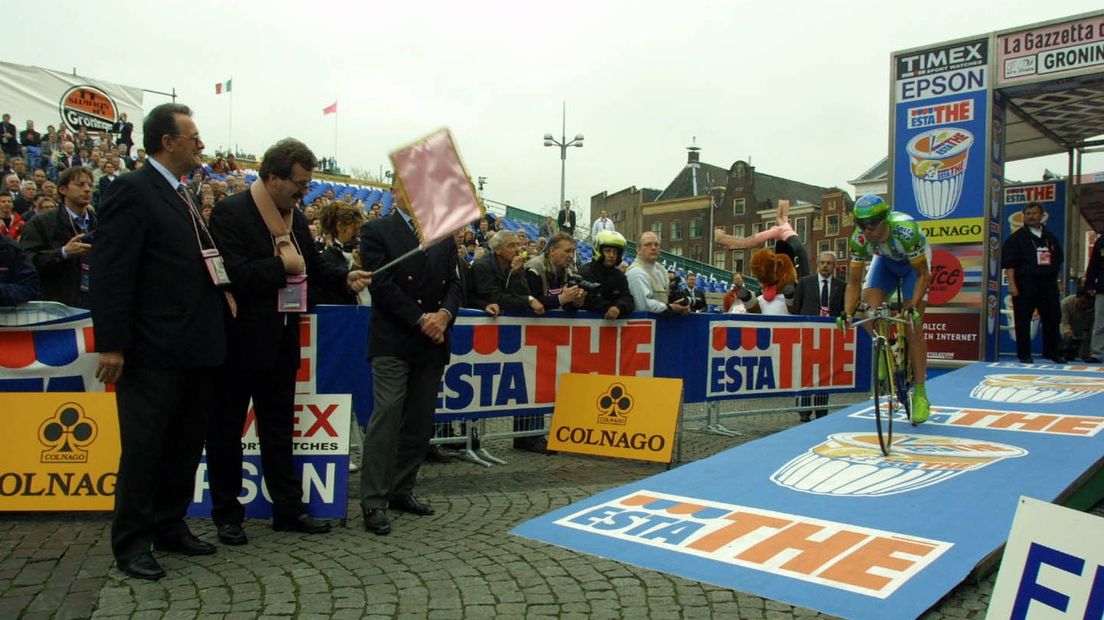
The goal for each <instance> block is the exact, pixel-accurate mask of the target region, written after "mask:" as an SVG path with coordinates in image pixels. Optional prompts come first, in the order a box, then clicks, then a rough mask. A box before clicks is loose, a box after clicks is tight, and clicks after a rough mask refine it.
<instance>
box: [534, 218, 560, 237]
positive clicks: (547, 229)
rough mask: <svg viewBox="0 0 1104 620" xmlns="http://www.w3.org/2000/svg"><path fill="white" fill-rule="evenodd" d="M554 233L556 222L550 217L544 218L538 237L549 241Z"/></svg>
mask: <svg viewBox="0 0 1104 620" xmlns="http://www.w3.org/2000/svg"><path fill="white" fill-rule="evenodd" d="M554 232H556V220H553V219H552V218H551V217H546V218H544V221H543V222H541V225H540V229H539V231H538V235H539V236H541V237H544V238H545V239H550V238H552V233H554Z"/></svg>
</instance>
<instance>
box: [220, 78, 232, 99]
mask: <svg viewBox="0 0 1104 620" xmlns="http://www.w3.org/2000/svg"><path fill="white" fill-rule="evenodd" d="M233 81H234V80H232V79H230V80H226V81H225V82H219V83H217V84H215V94H216V95H221V94H222V93H228V92H230V83H231V82H233Z"/></svg>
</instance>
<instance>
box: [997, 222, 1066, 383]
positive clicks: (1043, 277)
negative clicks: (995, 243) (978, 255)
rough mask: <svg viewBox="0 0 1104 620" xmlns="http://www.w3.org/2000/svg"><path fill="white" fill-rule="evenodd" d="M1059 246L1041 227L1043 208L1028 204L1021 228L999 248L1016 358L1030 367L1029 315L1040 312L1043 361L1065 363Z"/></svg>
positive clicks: (1060, 249) (1051, 235)
mask: <svg viewBox="0 0 1104 620" xmlns="http://www.w3.org/2000/svg"><path fill="white" fill-rule="evenodd" d="M1062 259H1063V255H1062V246H1061V244H1059V242H1058V237H1055V236H1054V233H1052V232H1050V231H1049V230H1047V229H1046V227H1044V226H1043V206H1042V205H1040V204H1039V203H1037V202H1029V203H1027V206H1025V207H1024V209H1023V226H1022V227H1021V228H1020V229H1019V230H1017V231H1016V232H1014V233H1012V234H1011V235H1009V236H1008V239H1006V240H1005V242H1004V247H1002V248H1001V267H1002V268H1003V269H1004V276H1005V278H1006V279H1007V281H1008V292H1009V293H1010V294H1011V295H1012V314H1013V317H1014V319H1015V323H1016V356H1017V357H1018V358H1019V360H1020V362H1021V363H1024V364H1031V363H1032V362H1033V360H1032V358H1031V315H1032V314H1034V313H1035V311H1036V310H1038V311H1039V322H1040V324H1041V325H1042V328H1043V357H1045V358H1047V359H1049V360H1050V361H1052V362H1054V363H1055V364H1064V363H1066V358H1065V357H1064V356H1063V355H1062V353H1061V351H1060V349H1061V346H1062V340H1061V338H1060V337H1059V334H1058V323H1059V322H1060V321H1061V319H1062V315H1061V310H1060V309H1059V301H1060V293H1059V290H1058V279H1059V278H1060V277H1061V274H1062Z"/></svg>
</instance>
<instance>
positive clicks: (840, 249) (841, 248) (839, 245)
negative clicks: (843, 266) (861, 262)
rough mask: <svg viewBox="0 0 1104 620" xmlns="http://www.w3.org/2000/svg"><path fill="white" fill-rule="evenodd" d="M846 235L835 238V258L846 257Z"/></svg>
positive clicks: (841, 258)
mask: <svg viewBox="0 0 1104 620" xmlns="http://www.w3.org/2000/svg"><path fill="white" fill-rule="evenodd" d="M847 241H848V239H847V237H839V238H838V239H836V259H838V260H843V259H844V258H846V257H847Z"/></svg>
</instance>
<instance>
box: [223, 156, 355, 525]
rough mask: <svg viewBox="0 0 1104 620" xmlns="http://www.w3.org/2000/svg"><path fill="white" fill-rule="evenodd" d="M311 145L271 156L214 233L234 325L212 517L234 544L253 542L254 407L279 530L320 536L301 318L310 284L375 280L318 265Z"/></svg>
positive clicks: (230, 202)
mask: <svg viewBox="0 0 1104 620" xmlns="http://www.w3.org/2000/svg"><path fill="white" fill-rule="evenodd" d="M316 163H317V162H316V160H315V158H314V153H311V151H310V149H309V148H307V145H305V144H303V143H302V142H300V141H298V140H295V139H293V138H285V139H283V140H281V141H279V142H277V143H276V144H275V145H273V146H272V147H270V148H269V149H268V151H267V152H265V155H264V160H263V162H262V164H261V169H260V173H259V176H260V180H258V181H257V182H255V183H254V184H253V186H252V187H251V188H250V190H249V191H244V192H239V193H237V194H234V195H233V196H230V197H229V198H226V199H224V200H222V201H221V202H219V203H218V204H217V205H216V206H215V208H214V210H213V211H212V212H211V235H212V236H213V237H214V239H215V242H216V243H217V244H218V248H219V250H220V251H221V252H222V254H223V258H224V259H225V262H226V272H227V274H228V275H229V276H230V281H231V282H232V284H231V286H230V290H231V292H233V294H234V299H235V301H236V302H237V305H238V314H237V317H236V318H234V317H229V316H228V317H225V318H226V327H227V339H226V340H227V355H226V363H225V364H224V365H223V366H222V368H220V369H219V370H218V372H217V373H216V375H215V400H216V405H215V407H216V408H215V413H214V415H213V416H212V418H211V424H210V428H209V429H208V431H207V475H208V479H209V481H210V486H211V504H212V508H211V519H212V520H213V521H214V522H215V526H216V528H217V532H218V538H219V540H220V541H222V542H223V543H225V544H228V545H243V544H245V543H246V542H247V541H248V540H247V538H246V535H245V531H244V530H243V529H242V520H243V519H244V517H245V509H244V507H243V506H242V505H241V502H239V501H238V496H239V495H241V490H242V444H241V436H242V426H243V424H244V423H245V416H246V413H248V411H249V401H250V399H252V401H253V409H254V411H255V412H256V414H257V434H258V436H259V439H260V443H261V466H262V467H263V468H264V480H265V486H266V487H268V494H269V497H271V498H272V527H273V529H275V530H278V531H295V532H305V533H308V534H320V533H325V532H328V531H330V525H329V524H328V523H325V522H321V521H316V520H315V519H313V518H311V517H310V515H309V514H307V509H306V507H305V506H304V505H303V501H302V492H303V487H302V483H301V482H300V480H299V477H298V476H296V475H295V470H294V467H293V465H292V458H291V436H292V431H293V430H294V420H293V418H294V407H295V375H296V372H297V371H298V370H299V362H300V356H299V314H300V313H301V312H305V311H306V309H307V298H306V296H307V280H308V279H309V280H313V281H315V282H316V283H318V284H321V285H322V286H324V287H326V288H342V287H346V286H348V287H349V288H352V289H353V290H354V291H360V290H361V289H363V288H364V285H365V284H366V282H367V278H368V274H367V273H366V272H363V271H349V270H348V269H344V268H341V267H337V266H335V265H333V264H330V263H327V262H325V261H323V260H322V259H321V256H320V255H319V254H318V252H315V251H314V241H313V239H311V234H310V231H309V230H308V228H307V218H306V217H305V216H304V215H303V214H302V212H300V211H299V210H298V209H296V208H295V205H296V204H298V203H299V201H300V200H301V199H302V197H303V194H304V193H305V192H306V190H307V187H308V186H309V184H310V180H311V171H312V170H313V169H314V166H315V164H316Z"/></svg>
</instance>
